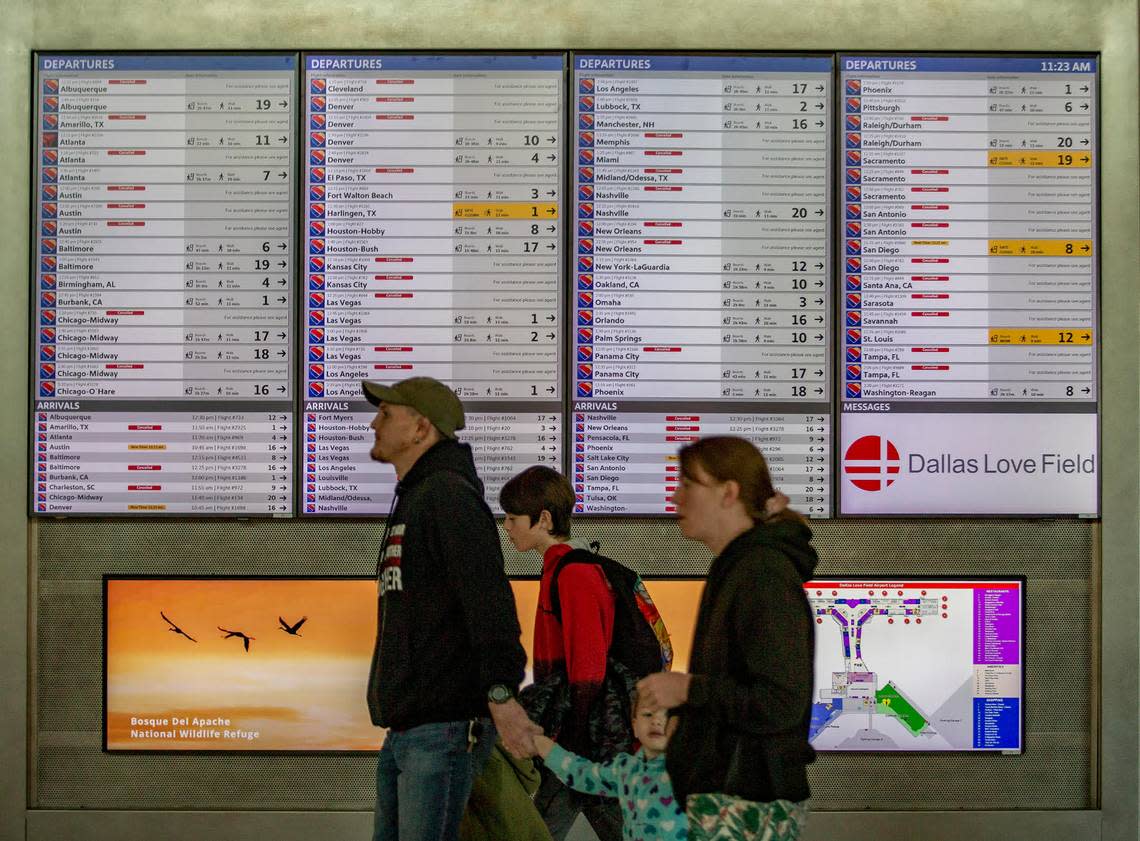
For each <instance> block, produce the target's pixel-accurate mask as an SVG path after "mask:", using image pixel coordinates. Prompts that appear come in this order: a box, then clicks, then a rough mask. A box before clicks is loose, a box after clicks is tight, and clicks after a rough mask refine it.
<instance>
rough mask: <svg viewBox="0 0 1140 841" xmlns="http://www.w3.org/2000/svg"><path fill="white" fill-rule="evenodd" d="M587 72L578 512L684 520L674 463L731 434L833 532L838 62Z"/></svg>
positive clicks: (600, 60)
mask: <svg viewBox="0 0 1140 841" xmlns="http://www.w3.org/2000/svg"><path fill="white" fill-rule="evenodd" d="M573 65H574V78H573V89H574V101H573V103H572V111H573V120H574V129H573V136H572V148H573V151H572V154H573V156H574V161H573V165H572V181H573V185H574V212H573V231H574V235H573V264H572V265H573V272H572V274H573V279H572V283H573V287H574V290H573V308H572V309H573V323H574V327H573V330H574V332H573V334H572V336H573V338H572V342H571V346H572V351H573V354H574V361H573V369H572V370H573V377H572V384H571V388H572V399H571V411H572V414H571V416H570V417H571V420H570V423H572V428H571V441H572V442H573V443H572V446H573V458H572V460H571V465H570V466H571V467H572V468H573V471H572V479H573V484H574V488H575V492H576V497H577V505H576V511H577V513H581V514H643V515H644V514H666V513H670V512H672V511H673V505H672V503H671V501H670V497H671V494H672V491H673V489H674V488H675V486H676V482H677V479H678V473H677V469H678V465H677V460H676V454H677V450H678V448H679V447H681V446H683V445H684V444H686V443H688V442H691V441H695V440H696V439H698V438H700V437H703V436H708V435H717V434H732V435H741V436H744V437H746V438H749V439H751V440H753V441H754V442H755V443H756V444H757V445H758V446H759V447H760V449H761V450H763V451H764V453H765V455H766V456H767V457H768V461H769V464H770V465H771V468H772V473H773V478H774V480H775V482H776V484H777V486H778V487H779V488H780V489H781V490H783V491H784V492H785V493H787V494H788V495H789V496H790V497H791V498H792V504H793V505H794V506H795V507H797V508H798V509H800V510H801V511H803V512H805V513H807V514H811V515H815V516H827V515H828V514H830V511H831V471H830V455H829V454H830V450H831V409H830V405H831V404H830V389H831V377H830V364H829V358H830V354H829V353H828V348H829V347H830V316H829V313H830V295H831V283H830V276H831V268H830V266H831V253H830V250H829V242H830V239H831V238H830V237H829V235H828V231H829V225H830V222H831V220H830V217H829V210H828V208H829V201H828V195H829V193H828V191H829V173H830V171H831V170H830V163H829V149H830V138H831V105H830V104H831V71H832V61H831V58H830V57H815V58H807V57H789V56H784V57H766V56H717V55H687V56H686V55H585V54H575V55H574V57H573Z"/></svg>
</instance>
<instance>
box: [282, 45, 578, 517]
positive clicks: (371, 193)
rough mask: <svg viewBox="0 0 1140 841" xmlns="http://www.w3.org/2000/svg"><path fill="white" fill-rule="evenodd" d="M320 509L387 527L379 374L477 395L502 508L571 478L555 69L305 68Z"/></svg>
mask: <svg viewBox="0 0 1140 841" xmlns="http://www.w3.org/2000/svg"><path fill="white" fill-rule="evenodd" d="M305 62H306V74H305V83H304V84H305V91H306V95H305V99H306V106H305V124H306V142H305V154H306V179H305V180H306V188H305V191H306V198H305V240H304V241H305V254H306V265H305V283H306V293H305V298H304V308H303V310H304V320H305V325H306V328H305V341H304V348H305V358H306V364H305V372H304V383H305V386H304V387H305V398H304V411H305V433H304V454H305V455H304V458H305V471H304V508H303V509H302V510H303V512H304V513H305V514H317V515H320V514H339V515H345V514H384V513H386V512H387V511H388V508H389V505H390V503H391V500H392V496H393V493H394V490H395V482H396V478H395V474H394V472H393V471H392V469H391V468H388V467H381V466H380V465H376V464H373V463H372V462H371V461H370V460H369V455H368V451H369V447H370V444H371V441H372V432H371V430H370V429H369V428H368V424H369V423H370V422H371V420H372V418H373V417H374V416H375V413H376V410H375V408H374V407H373V406H372V405H371V404H369V403H368V402H367V401H366V400H365V399H364V396H363V394H362V392H361V386H360V383H361V381H362V380H375V381H379V382H382V383H392V382H396V381H399V380H403V379H406V378H408V377H413V376H430V377H434V378H436V379H438V380H441V381H442V382H445V383H447V384H448V385H450V386H451V387H452V388H453V389H454V390H455V392H456V393H457V394H458V395H459V397H460V398H461V399H462V400H463V404H464V407H465V409H466V415H467V427H466V429H465V430H463V431H462V432H460V433H459V436H460V439H461V440H464V441H467V442H469V443H470V444H471V445H472V447H473V449H474V451H475V458H476V464H477V467H478V470H479V474H480V476H481V477H482V478H483V480H484V482H485V484H486V489H487V499H488V502H489V503H490V504H491V505H492V506H493V507H496V508H497V498H498V492H499V489H500V488H501V487H502V485H503V484H504V482H505V481H506V480H507V479H509V478H511V477H512V476H513V475H515V474H516V473H518V472H520V471H521V470H523V469H524V468H526V467H528V466H530V465H532V464H546V465H548V466H550V467H554V468H556V469H562V449H563V442H562V437H563V433H564V427H563V415H562V411H563V403H562V401H563V396H564V395H563V389H562V373H561V372H562V354H561V353H560V348H561V347H562V343H563V335H564V334H563V326H562V325H563V318H562V309H563V304H562V290H563V289H564V286H563V284H562V283H561V273H562V263H563V252H564V249H563V247H562V238H563V217H562V213H561V203H562V195H561V193H562V181H563V172H564V170H563V145H564V144H563V128H562V126H563V121H564V118H563V110H564V105H563V102H564V99H563V96H564V94H563V89H564V85H565V59H564V57H563V55H562V54H558V55H495V54H479V55H459V54H450V55H418V54H417V55H410V54H402V55H401V54H384V55H359V54H357V55H336V56H328V55H307V56H306V57H305Z"/></svg>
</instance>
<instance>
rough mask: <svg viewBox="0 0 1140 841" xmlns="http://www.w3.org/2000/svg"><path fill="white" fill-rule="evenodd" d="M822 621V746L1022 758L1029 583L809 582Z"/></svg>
mask: <svg viewBox="0 0 1140 841" xmlns="http://www.w3.org/2000/svg"><path fill="white" fill-rule="evenodd" d="M804 589H805V590H806V591H807V594H808V599H809V601H810V603H811V608H812V613H813V614H814V616H815V621H816V634H815V689H814V697H813V698H812V718H811V737H810V738H811V742H812V745H813V746H814V747H815V748H816V750H850V751H1002V752H1005V753H1020V752H1021V751H1022V750H1023V749H1024V741H1023V735H1022V722H1023V712H1024V711H1023V710H1022V703H1021V702H1022V696H1023V692H1022V689H1023V686H1024V640H1023V631H1024V625H1025V623H1024V613H1025V596H1024V590H1025V584H1024V581H1023V580H1021V579H998V580H966V579H947V578H939V579H923V580H917V579H915V580H906V581H897V580H881V579H865V580H862V581H860V580H854V579H846V578H845V579H842V580H833V579H829V580H823V579H821V580H819V581H809V582H808V583H807V584H805V585H804Z"/></svg>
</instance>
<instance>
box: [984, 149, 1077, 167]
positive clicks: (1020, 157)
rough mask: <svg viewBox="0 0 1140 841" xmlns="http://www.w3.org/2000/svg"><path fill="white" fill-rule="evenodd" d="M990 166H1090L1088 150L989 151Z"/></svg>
mask: <svg viewBox="0 0 1140 841" xmlns="http://www.w3.org/2000/svg"><path fill="white" fill-rule="evenodd" d="M989 164H990V166H1051V167H1056V166H1060V167H1076V168H1078V169H1086V168H1088V167H1090V166H1092V155H1091V154H1090V153H1088V152H990V154H989Z"/></svg>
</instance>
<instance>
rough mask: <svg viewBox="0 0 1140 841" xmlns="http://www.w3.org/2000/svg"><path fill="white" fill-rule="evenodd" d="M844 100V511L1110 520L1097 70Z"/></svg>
mask: <svg viewBox="0 0 1140 841" xmlns="http://www.w3.org/2000/svg"><path fill="white" fill-rule="evenodd" d="M840 84H841V90H842V96H843V99H842V102H843V107H842V111H843V113H842V121H843V124H842V130H841V137H842V148H841V149H840V150H838V155H839V158H840V162H839V172H841V173H842V186H841V190H842V202H841V209H842V210H841V216H842V220H841V226H842V228H841V230H842V257H841V259H842V267H843V269H842V283H843V290H842V292H841V293H840V294H841V295H842V299H841V301H840V312H841V319H842V325H841V328H840V329H841V332H840V334H839V337H840V340H839V341H838V342H837V346H838V350H839V353H840V367H839V369H838V370H841V371H842V372H843V377H842V380H843V382H842V392H841V395H840V407H841V410H842V411H841V414H840V436H839V438H840V443H839V455H840V459H841V465H840V472H841V477H842V478H841V481H840V483H839V485H840V493H839V501H840V506H839V508H840V513H841V514H914V515H924V514H932V515H937V514H963V515H965V514H1000V515H1056V514H1070V515H1072V514H1085V515H1095V514H1096V513H1097V512H1098V510H1099V508H1098V496H1097V475H1098V467H1097V461H1098V447H1097V407H1098V392H1097V349H1098V346H1099V338H1098V332H1097V287H1098V264H1097V261H1098V242H1097V182H1098V166H1099V161H1098V152H1097V61H1096V59H1095V58H1074V57H1071V56H1070V57H1057V56H1052V57H1051V56H1043V57H1036V58H1012V57H1005V58H999V57H993V56H991V57H984V56H971V57H964V56H841V57H840Z"/></svg>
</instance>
